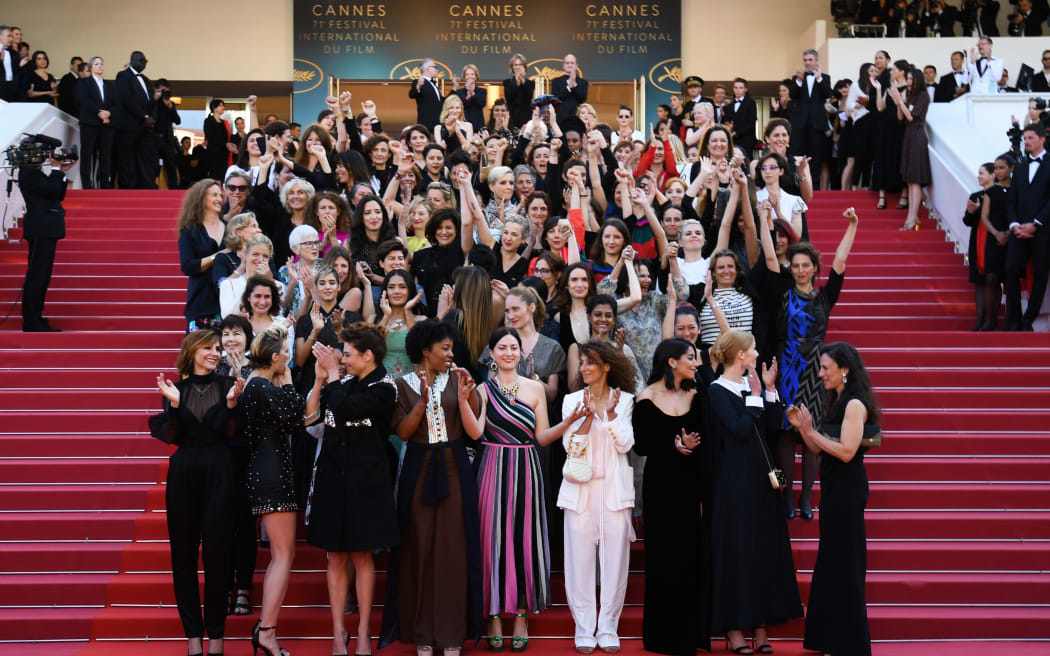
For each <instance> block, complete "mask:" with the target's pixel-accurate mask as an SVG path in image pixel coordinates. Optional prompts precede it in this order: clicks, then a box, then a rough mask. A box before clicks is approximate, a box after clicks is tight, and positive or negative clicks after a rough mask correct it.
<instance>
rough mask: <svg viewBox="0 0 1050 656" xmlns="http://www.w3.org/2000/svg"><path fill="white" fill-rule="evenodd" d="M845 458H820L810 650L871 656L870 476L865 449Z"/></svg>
mask: <svg viewBox="0 0 1050 656" xmlns="http://www.w3.org/2000/svg"><path fill="white" fill-rule="evenodd" d="M849 400H850V399H849V398H846V399H843V402H842V403H841V404H837V406H834V407H832V410H831V412H829V413H828V417H827V423H832V424H840V423H842V420H843V418H844V415H845V411H846V404H847V403H848V402H849ZM865 451H867V449H865V448H863V447H861V448H859V449H857V453H856V454H854V456H853V459H852V460H850V461H849V462H843V461H841V460H839V459H838V458H836V457H834V456H831V455H828V454H824V455H823V456H822V457H821V459H820V545H819V547H818V548H817V564H816V566H815V567H814V568H813V581H812V583H811V585H810V589H809V607H808V609H807V612H806V635H805V641H804V643H803V644H804V646H805V648H806V649H810V650H813V651H821V652H825V653H832V654H850V655H851V656H870V654H871V632H870V631H869V630H868V607H867V604H866V597H865V595H864V578H865V575H866V574H867V562H868V546H867V542H866V539H865V534H864V507H865V506H866V505H867V503H868V475H867V472H865V471H864V452H865Z"/></svg>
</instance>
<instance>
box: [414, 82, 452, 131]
mask: <svg viewBox="0 0 1050 656" xmlns="http://www.w3.org/2000/svg"><path fill="white" fill-rule="evenodd" d="M408 97H409V98H411V99H412V100H415V101H416V123H420V124H422V125H424V126H426V128H427V129H428V130H433V129H434V126H435V125H437V124H438V123H439V122H440V121H441V103H442V102H444V99H443V98H442V97H441V92H440V91H438V88H437V83H436V82H435V83H434V84H431V83H430V82H424V83H423V88H422V89H419V90H418V91H417V90H416V83H415V82H413V83H412V86H410V87H409V88H408Z"/></svg>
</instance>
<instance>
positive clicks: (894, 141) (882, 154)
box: [871, 75, 906, 192]
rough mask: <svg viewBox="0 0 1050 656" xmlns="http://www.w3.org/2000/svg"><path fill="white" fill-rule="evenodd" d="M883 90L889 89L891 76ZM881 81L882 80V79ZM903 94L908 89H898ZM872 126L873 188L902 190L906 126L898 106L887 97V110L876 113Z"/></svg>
mask: <svg viewBox="0 0 1050 656" xmlns="http://www.w3.org/2000/svg"><path fill="white" fill-rule="evenodd" d="M886 78H887V81H886V82H884V83H883V85H882V88H883V89H888V84H889V76H888V75H887V76H886ZM880 80H881V78H880ZM898 90H899V91H900V92H901V93H902V94H903V93H905V92H906V87H898ZM873 114H874V123H873V124H872V141H873V142H874V145H875V154H874V159H875V167H874V169H873V173H872V180H871V188H872V189H881V190H884V191H889V192H897V191H900V189H901V144H902V143H903V141H904V124H903V123H902V122H901V121H900V120H898V119H897V104H896V103H894V102H893V100H891V99H890V97H889V96H888V95H887V96H886V108H885V109H884V110H882V111H881V112H880V111H877V110H876V111H875V112H873Z"/></svg>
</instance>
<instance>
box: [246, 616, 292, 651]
mask: <svg viewBox="0 0 1050 656" xmlns="http://www.w3.org/2000/svg"><path fill="white" fill-rule="evenodd" d="M261 624H262V620H259V621H258V622H256V623H255V628H254V629H252V648H253V651H252V655H253V656H259V650H260V649H261V650H263V653H265V654H266V656H289V654H288V652H287V651H285V650H284V649H281V648H280V647H278V648H277V653H276V654H275V653H273V652H272V651H270V648H269V647H266V646H264V645H263V644H262V642H261V641H260V640H259V634H260V633H262V632H263V631H276V630H277V625H276V624H274V625H273V626H261ZM275 635H276V634H275Z"/></svg>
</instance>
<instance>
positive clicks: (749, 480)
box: [704, 378, 802, 634]
mask: <svg viewBox="0 0 1050 656" xmlns="http://www.w3.org/2000/svg"><path fill="white" fill-rule="evenodd" d="M731 387H732V388H733V389H730V388H731ZM739 387H740V386H739V384H736V383H733V382H731V381H727V380H726V379H725V378H720V379H718V380H717V381H715V382H714V383H712V384H711V386H710V387H708V394H707V399H708V405H707V431H705V433H704V439H705V441H706V442H707V443H708V444H707V448H709V449H711V460H712V471H713V472H714V474H713V476H712V486H713V489H712V495H711V551H712V556H713V557H712V571H713V572H714V576H713V577H712V600H711V606H712V614H711V615H712V616H711V631H712V632H713V633H716V634H724V632H725V631H730V630H733V629H740V630H750V629H751V628H753V627H756V626H760V625H762V624H779V623H783V622H785V621H787V620H788V619H790V618H792V617H802V602H801V600H800V599H799V594H798V582H797V581H796V579H795V562H794V559H793V557H792V554H791V538H790V536H789V535H788V527H787V519H785V517H786V515H785V510H784V498H783V495H782V494H780V492H779V491H778V490H774V489H773V487H772V486H771V485H770V482H769V475H768V473H769V465H768V464H767V462H773V456H772V454H771V453H770V452H769V448H768V446H765V451H766V455H765V456H763V453H762V452H763V445H764V444H767V442H766V433H767V432H769V433H773V432H775V431H776V429H777V428H778V427H779V424H780V421H781V418H782V417H783V413H784V406H783V405H782V404H780V403H768V402H765V403H762V402H760V403H759V404H758V405H748V404H745V401H744V398H743V396H742V395H741V393H740V391H738V389H737V388H739ZM767 459H768V460H767Z"/></svg>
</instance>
